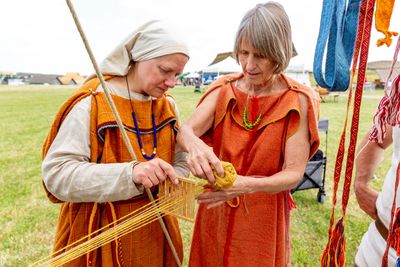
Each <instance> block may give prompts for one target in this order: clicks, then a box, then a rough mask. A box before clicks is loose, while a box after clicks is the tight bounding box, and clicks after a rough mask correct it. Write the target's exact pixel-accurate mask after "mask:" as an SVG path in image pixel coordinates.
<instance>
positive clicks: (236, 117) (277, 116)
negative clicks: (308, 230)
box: [189, 75, 319, 267]
mask: <svg viewBox="0 0 400 267" xmlns="http://www.w3.org/2000/svg"><path fill="white" fill-rule="evenodd" d="M240 77H242V75H230V76H226V77H223V78H221V79H219V80H217V81H216V82H215V84H214V85H213V86H211V87H210V90H208V91H207V94H208V93H210V92H211V91H213V90H215V89H217V88H220V92H219V95H218V100H217V101H218V103H219V104H218V105H217V107H216V111H215V119H214V125H213V128H212V129H211V130H210V131H208V132H207V133H206V134H205V135H204V136H203V137H202V138H203V140H204V141H206V142H207V143H208V144H209V145H210V146H212V147H213V150H214V152H215V154H216V155H217V156H218V157H219V159H221V160H223V161H228V162H231V163H232V164H233V165H234V166H235V168H236V170H237V172H238V174H240V175H245V176H250V175H251V176H257V175H259V176H271V175H273V174H275V173H277V172H279V171H281V170H282V165H283V161H284V154H285V143H286V140H287V139H288V138H289V137H290V136H292V135H293V134H294V133H295V132H296V130H297V129H298V126H299V121H300V113H299V110H300V102H299V96H298V94H304V95H306V96H307V98H308V102H309V107H308V121H309V131H310V147H311V152H310V155H312V154H313V153H314V152H315V151H316V149H317V147H318V145H319V137H318V129H317V115H316V108H315V101H318V100H317V99H316V98H315V96H314V94H313V92H312V91H311V89H309V88H307V87H304V86H303V85H300V84H298V83H296V82H295V81H293V80H290V79H289V78H287V77H285V76H283V75H282V76H281V77H282V78H284V79H285V80H286V81H287V83H288V89H287V90H284V91H282V92H279V93H278V94H275V95H271V96H261V97H259V98H258V100H259V108H260V110H261V113H262V119H261V122H260V124H259V125H258V126H257V127H256V129H253V130H247V129H245V128H244V125H243V117H242V112H243V109H244V105H246V102H248V100H247V94H245V93H243V92H242V91H240V90H238V89H237V88H236V87H235V81H236V80H237V79H238V78H240ZM207 94H206V95H205V96H204V97H203V99H204V98H205V97H206V96H207ZM201 101H202V100H201ZM290 201H292V200H291V197H290V194H289V192H288V191H286V192H281V193H277V194H267V193H261V192H258V193H254V194H246V195H243V196H240V200H239V205H238V206H237V207H232V206H233V205H228V204H227V203H225V204H224V205H221V206H219V207H216V208H212V209H207V208H206V207H205V206H204V205H200V206H199V210H198V213H197V218H196V224H195V229H194V235H193V240H192V247H191V254H190V260H189V266H192V267H193V266H199V267H200V266H201V267H214V266H229V267H232V266H240V267H244V266H289V265H290V239H289V211H290V205H291V202H290Z"/></svg>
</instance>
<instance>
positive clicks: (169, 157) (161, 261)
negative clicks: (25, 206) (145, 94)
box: [43, 79, 183, 267]
mask: <svg viewBox="0 0 400 267" xmlns="http://www.w3.org/2000/svg"><path fill="white" fill-rule="evenodd" d="M98 84H99V81H98V80H97V79H93V80H91V81H89V82H88V83H86V84H85V85H83V86H82V88H81V89H80V90H78V91H77V92H76V93H75V94H74V95H73V96H72V97H71V98H70V99H68V100H67V101H66V102H65V103H64V104H63V106H62V107H61V109H60V110H59V112H58V114H57V115H56V118H55V120H54V122H53V125H52V127H51V129H50V133H49V135H48V137H47V139H46V141H45V144H44V146H43V157H45V155H46V153H47V151H48V149H49V148H50V146H51V143H52V141H53V140H54V138H55V137H56V135H57V132H58V129H59V127H60V125H61V123H62V121H63V120H64V118H65V117H66V116H67V114H68V113H69V111H70V110H71V109H72V108H73V106H74V105H75V104H76V103H77V102H79V101H80V100H81V99H83V98H85V97H87V96H89V95H90V94H92V96H93V97H92V106H91V107H92V108H91V115H90V118H91V119H90V120H91V122H90V142H91V155H90V159H91V162H97V163H116V162H129V161H131V157H130V154H129V152H128V150H127V149H126V147H125V145H124V143H123V140H122V136H121V134H120V131H119V129H118V128H117V124H116V121H115V119H114V116H113V114H112V112H111V109H110V108H109V105H108V103H107V101H106V97H105V94H104V93H102V92H98V93H97V92H95V90H96V88H97V86H98ZM113 100H114V102H115V104H116V107H117V109H118V111H119V114H120V116H121V119H122V121H123V123H124V125H125V126H126V127H127V129H128V137H129V139H130V140H136V135H135V134H134V133H133V129H135V127H134V125H133V122H132V117H131V113H130V112H131V109H130V103H129V100H128V99H125V98H121V97H118V96H113ZM132 101H133V107H134V111H135V112H136V115H137V120H138V123H139V128H140V130H141V131H151V129H152V121H151V108H152V107H151V104H150V101H136V100H132ZM152 105H153V110H154V111H155V112H154V113H155V120H156V125H157V143H158V144H159V145H158V147H157V156H158V157H160V158H162V159H163V160H165V161H167V162H169V163H172V162H173V157H174V147H175V134H176V132H175V129H174V128H175V127H176V125H175V124H176V116H175V111H174V109H173V107H172V106H171V105H170V103H169V101H168V100H167V99H166V98H165V96H164V97H162V98H160V99H157V100H154V101H153V104H152ZM142 140H143V145H144V148H145V150H146V151H152V147H153V136H152V135H143V136H142ZM132 146H133V149H134V151H135V154H136V155H137V156H138V160H140V161H145V159H144V158H143V157H142V156H141V153H140V148H139V146H138V143H137V142H132ZM43 185H44V184H43ZM45 189H46V187H45ZM46 192H47V196H48V198H49V199H50V200H51V201H52V202H54V203H62V202H61V201H60V200H58V199H57V198H56V197H54V196H53V195H52V194H51V193H50V192H49V191H48V190H47V189H46ZM148 202H149V200H148V198H147V196H146V195H140V196H137V197H134V198H133V199H129V200H124V201H117V202H107V203H62V204H61V212H60V216H59V219H58V226H57V231H56V236H55V244H54V251H58V250H60V249H63V248H64V247H66V246H67V245H69V244H72V243H73V242H75V241H77V240H79V239H80V238H82V237H84V236H87V235H88V234H89V233H93V232H94V231H96V230H97V229H100V228H102V227H104V226H105V225H108V224H110V223H111V222H112V221H115V220H116V219H118V218H121V217H123V216H125V215H127V214H129V213H131V212H132V211H134V210H136V209H138V208H140V207H142V206H143V205H145V204H147V203H148ZM164 221H165V223H166V226H167V228H168V230H169V233H170V235H171V238H172V240H173V242H174V245H175V248H176V249H177V252H178V254H179V257H180V258H181V260H182V258H183V248H182V239H181V235H180V232H179V226H178V222H177V220H176V219H175V218H174V217H170V216H165V217H164ZM62 251H64V250H62ZM65 266H79V267H81V266H104V267H106V266H107V267H108V266H148V267H161V266H176V264H175V260H174V257H173V255H172V253H171V249H170V248H169V245H168V243H167V241H166V240H165V237H164V234H163V232H162V230H161V227H160V224H159V222H158V221H155V222H153V223H151V224H149V225H146V226H145V227H142V228H140V229H138V230H135V231H134V232H131V233H129V234H127V235H125V236H123V237H121V238H118V239H117V240H115V241H113V242H111V243H109V244H107V245H104V246H102V247H101V248H99V249H97V250H94V251H93V252H91V253H88V254H86V255H85V256H82V257H80V258H78V259H76V260H73V261H71V262H70V263H68V264H67V265H65Z"/></svg>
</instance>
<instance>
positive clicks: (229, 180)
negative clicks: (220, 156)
mask: <svg viewBox="0 0 400 267" xmlns="http://www.w3.org/2000/svg"><path fill="white" fill-rule="evenodd" d="M221 163H222V167H224V172H225V176H224V177H221V176H219V175H218V174H217V172H216V171H215V168H214V166H211V167H212V170H213V174H214V176H215V183H214V184H213V185H212V187H213V188H214V189H216V190H223V189H228V188H230V187H232V185H233V183H234V182H235V180H236V176H237V174H236V170H235V167H233V165H232V163H230V162H225V161H221Z"/></svg>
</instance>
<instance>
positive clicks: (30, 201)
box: [0, 86, 390, 266]
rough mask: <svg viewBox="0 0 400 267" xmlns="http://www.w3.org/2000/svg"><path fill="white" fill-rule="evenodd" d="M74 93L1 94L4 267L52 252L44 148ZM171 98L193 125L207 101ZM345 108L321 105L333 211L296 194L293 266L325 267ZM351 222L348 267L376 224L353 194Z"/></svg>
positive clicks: (186, 230) (364, 121)
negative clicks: (43, 170) (326, 121)
mask: <svg viewBox="0 0 400 267" xmlns="http://www.w3.org/2000/svg"><path fill="white" fill-rule="evenodd" d="M72 91H73V88H72V87H54V86H23V87H22V86H21V87H6V86H3V87H0V129H1V130H0V206H1V209H0V266H27V265H29V264H32V263H33V262H35V261H37V260H39V259H41V258H43V257H45V256H47V255H48V254H49V253H50V251H51V247H52V241H53V235H54V230H55V226H56V220H57V216H58V210H59V206H58V205H54V204H51V203H50V202H49V201H48V200H47V199H46V197H45V194H44V191H43V189H42V185H41V178H40V177H41V175H40V172H41V171H40V164H41V147H42V143H43V140H44V138H45V136H46V134H47V131H48V129H49V126H50V124H51V122H52V120H53V117H54V115H55V113H56V111H57V109H58V107H59V106H60V104H61V103H62V102H63V101H64V100H65V99H66V98H67V97H68V96H69V95H71V93H72ZM170 92H171V93H172V94H173V95H174V96H175V99H176V100H177V102H178V105H179V106H180V110H181V115H182V119H183V121H185V120H186V119H187V118H188V116H189V115H190V113H191V112H192V110H193V109H194V107H195V106H196V103H197V101H198V99H199V98H200V96H201V94H199V93H193V87H186V88H183V87H177V88H175V89H173V90H170ZM367 95H368V96H369V97H368V98H367V97H365V98H364V100H363V106H362V116H361V121H360V134H359V136H360V137H361V136H362V135H363V134H364V133H365V132H366V131H367V129H368V128H369V126H370V125H371V118H372V116H373V114H374V111H375V109H376V107H377V105H378V102H379V96H380V95H382V91H378V92H371V93H367ZM345 108H346V97H345V96H344V95H343V96H340V97H339V101H338V102H335V103H333V102H327V103H322V104H321V109H320V117H321V118H327V119H329V123H330V125H329V133H328V151H327V157H328V164H327V173H326V191H327V200H326V203H325V204H323V205H322V204H319V203H318V202H317V201H316V196H317V190H316V189H311V190H305V191H299V192H296V193H295V194H294V199H295V202H296V204H297V209H295V210H293V212H292V213H291V214H292V220H291V238H292V263H293V266H319V257H320V255H321V253H322V250H323V248H324V247H325V244H326V240H327V230H328V223H329V217H330V213H331V208H332V206H331V197H332V173H333V166H334V162H335V157H336V151H337V147H338V142H339V138H340V134H341V131H342V128H343V123H344V117H345ZM321 138H322V140H321V141H322V142H321V144H322V145H321V146H322V148H323V150H324V151H325V146H324V144H325V133H321ZM389 162H390V151H387V154H386V158H385V164H382V166H381V167H380V168H379V170H378V172H377V176H378V177H379V178H380V179H377V180H376V181H374V185H375V186H376V187H377V188H379V186H380V185H381V184H382V180H383V177H384V175H385V172H386V170H387V168H388V165H389ZM339 203H340V200H339ZM346 218H347V220H346V222H347V224H346V237H347V247H346V259H347V264H346V266H352V264H353V260H354V255H355V251H356V249H357V245H358V243H359V240H360V239H361V236H362V234H363V232H365V230H366V229H367V226H368V224H369V223H370V219H369V218H368V217H367V216H366V215H365V214H364V213H363V212H361V210H360V209H359V208H358V205H357V203H356V200H355V197H354V194H353V193H352V194H351V199H350V203H349V207H348V212H347V217H346ZM181 226H182V232H183V237H184V242H185V253H186V254H185V256H186V257H187V256H188V250H189V247H190V240H191V234H192V229H193V225H192V224H191V223H187V222H183V221H182V222H181Z"/></svg>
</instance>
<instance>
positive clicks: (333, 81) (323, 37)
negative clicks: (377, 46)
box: [313, 0, 361, 91]
mask: <svg viewBox="0 0 400 267" xmlns="http://www.w3.org/2000/svg"><path fill="white" fill-rule="evenodd" d="M360 2H361V0H349V2H348V4H347V6H346V0H324V2H323V7H322V13H321V23H320V28H319V34H318V40H317V46H316V48H315V55H314V66H313V69H314V76H315V80H316V82H317V83H318V85H319V86H321V87H323V88H326V89H328V90H329V91H345V90H346V89H347V88H348V86H349V82H350V64H351V60H352V57H353V52H354V44H355V39H356V35H357V28H358V15H359V12H360ZM325 49H327V51H326V53H325ZM324 54H326V59H325V76H324V74H323V70H322V64H323V58H324Z"/></svg>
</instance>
